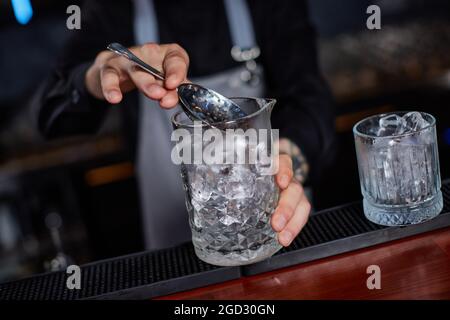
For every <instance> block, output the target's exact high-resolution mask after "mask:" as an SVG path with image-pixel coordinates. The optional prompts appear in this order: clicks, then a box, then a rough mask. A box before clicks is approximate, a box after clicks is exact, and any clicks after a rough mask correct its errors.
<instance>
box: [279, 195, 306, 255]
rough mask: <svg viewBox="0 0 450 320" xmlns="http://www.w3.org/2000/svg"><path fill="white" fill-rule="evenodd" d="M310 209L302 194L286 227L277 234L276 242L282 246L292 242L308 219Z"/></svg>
mask: <svg viewBox="0 0 450 320" xmlns="http://www.w3.org/2000/svg"><path fill="white" fill-rule="evenodd" d="M310 211H311V205H310V203H309V201H308V199H307V198H306V197H305V196H303V197H302V199H301V201H300V202H299V204H298V206H297V208H296V209H295V213H294V215H293V217H292V218H291V220H289V222H288V224H287V225H286V228H284V229H283V231H281V232H280V233H279V234H278V242H280V244H281V245H282V246H285V247H287V246H289V245H290V244H291V243H292V241H293V240H294V239H295V237H296V236H297V235H298V234H299V233H300V231H301V230H302V229H303V227H304V226H305V224H306V222H307V221H308V217H309V213H310Z"/></svg>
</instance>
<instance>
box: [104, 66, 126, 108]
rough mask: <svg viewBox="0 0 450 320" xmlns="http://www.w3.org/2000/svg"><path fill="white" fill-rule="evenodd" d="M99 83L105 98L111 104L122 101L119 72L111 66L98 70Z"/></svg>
mask: <svg viewBox="0 0 450 320" xmlns="http://www.w3.org/2000/svg"><path fill="white" fill-rule="evenodd" d="M100 85H101V88H102V93H103V96H104V97H105V99H106V100H107V101H108V102H109V103H112V104H117V103H119V102H120V101H122V92H121V91H120V73H119V71H118V70H116V69H114V68H112V67H105V68H103V69H101V70H100Z"/></svg>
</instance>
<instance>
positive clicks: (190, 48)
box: [38, 0, 333, 249]
mask: <svg viewBox="0 0 450 320" xmlns="http://www.w3.org/2000/svg"><path fill="white" fill-rule="evenodd" d="M81 14H82V23H81V30H79V31H77V32H76V33H75V34H74V36H73V38H72V39H71V41H69V42H68V44H67V46H66V47H65V50H64V52H63V54H62V57H61V59H60V63H59V65H58V66H57V68H56V70H55V71H54V72H53V74H52V75H51V77H50V78H49V79H48V80H47V81H46V83H45V85H44V89H43V91H42V92H43V93H42V95H41V96H40V110H39V115H38V124H39V128H40V130H41V131H42V132H43V133H44V135H45V136H47V137H49V138H53V137H60V136H64V135H73V134H86V133H94V132H95V131H96V130H97V129H98V128H99V126H100V124H101V123H102V120H103V118H104V117H105V115H106V113H107V112H108V110H109V109H110V108H112V105H120V108H121V109H122V111H123V119H124V122H125V125H126V126H127V127H128V130H127V132H129V133H130V136H131V140H132V141H134V142H135V150H136V152H135V154H136V157H135V162H136V170H137V176H138V183H139V190H140V199H141V208H142V215H143V217H142V218H143V219H142V221H143V230H144V235H145V245H146V248H147V249H161V248H166V247H170V246H173V245H176V244H179V243H181V242H184V241H188V240H189V239H190V229H189V225H188V219H187V212H186V208H185V204H184V192H183V188H182V183H181V178H180V175H179V168H177V167H176V166H175V165H174V164H173V163H172V161H171V158H170V151H171V148H172V145H171V141H170V133H171V130H172V129H171V123H170V117H171V115H172V113H173V111H174V107H176V106H177V104H178V97H177V93H176V88H177V86H178V85H179V84H181V83H183V82H185V81H186V79H187V78H189V79H190V80H191V81H192V82H195V83H199V84H201V85H203V86H205V87H208V88H211V89H213V90H216V91H218V92H219V93H221V94H223V95H225V96H247V97H273V98H276V99H277V100H278V103H277V105H276V106H275V109H274V111H273V113H272V125H273V127H274V128H279V129H280V137H281V139H280V153H281V155H280V158H279V164H280V166H279V172H278V173H277V175H276V181H277V184H278V185H279V187H280V189H281V196H280V200H279V203H278V206H277V208H276V210H275V212H274V214H273V216H272V220H271V223H272V227H273V229H274V230H275V231H276V232H277V233H278V240H279V242H280V243H281V244H282V245H283V246H288V245H289V244H290V243H291V242H292V240H293V239H294V238H295V236H296V235H297V234H298V233H299V232H300V230H301V229H302V227H303V226H304V225H305V223H306V221H307V219H308V216H309V213H310V208H311V206H310V203H309V201H308V198H307V197H306V196H305V192H304V189H303V187H302V184H303V183H304V182H305V181H308V180H317V179H318V177H319V174H320V171H321V168H322V167H323V166H324V165H325V163H326V160H327V155H329V152H330V148H331V146H332V140H333V110H332V99H331V96H330V93H329V91H328V89H327V86H326V85H325V83H324V81H323V80H322V78H321V76H320V73H319V68H318V64H317V59H316V47H315V35H314V31H313V28H312V27H311V25H310V22H309V20H308V14H307V6H306V4H305V1H298V0H292V1H290V0H283V1H277V0H266V1H256V0H255V1H252V0H248V1H246V0H209V1H202V0H134V1H100V0H98V1H86V2H85V5H84V6H83V7H82V12H81ZM111 42H120V43H122V44H124V45H126V46H128V47H130V48H131V50H132V51H133V52H134V53H135V54H136V55H137V56H138V57H140V58H141V59H142V60H144V61H145V62H147V63H148V64H150V65H152V66H154V67H156V68H157V69H160V70H162V71H163V72H164V73H165V74H166V80H165V81H164V82H162V81H160V80H157V79H155V78H154V77H153V76H151V75H150V74H148V73H146V72H144V71H142V70H140V69H139V68H136V66H134V65H133V64H132V63H130V62H129V61H128V60H126V59H125V58H123V57H118V56H116V55H115V54H114V53H111V52H108V51H105V48H106V46H107V45H108V44H109V43H111ZM188 53H189V55H188Z"/></svg>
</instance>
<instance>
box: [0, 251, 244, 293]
mask: <svg viewBox="0 0 450 320" xmlns="http://www.w3.org/2000/svg"><path fill="white" fill-rule="evenodd" d="M68 276H69V275H68V274H66V273H65V272H53V273H46V274H42V275H37V276H34V277H31V278H27V279H24V280H19V281H14V282H10V283H5V284H0V300H77V299H135V300H137V299H150V298H154V297H157V296H162V295H167V294H171V293H175V292H180V291H185V290H189V289H194V288H198V287H204V286H208V285H211V284H215V283H219V282H223V281H228V280H233V279H238V278H239V277H240V276H241V275H240V269H239V267H227V268H220V267H216V266H213V265H210V264H208V263H206V262H203V261H201V260H200V259H198V258H197V256H196V255H195V252H194V248H193V246H192V244H191V243H188V244H185V245H182V246H179V247H176V248H171V249H167V250H160V251H154V252H144V253H137V254H132V255H127V256H123V257H118V258H113V259H108V260H102V261H97V262H94V263H90V264H86V265H84V266H82V267H81V289H80V290H69V289H67V286H66V281H67V278H68Z"/></svg>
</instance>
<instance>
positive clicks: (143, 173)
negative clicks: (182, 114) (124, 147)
mask: <svg viewBox="0 0 450 320" xmlns="http://www.w3.org/2000/svg"><path fill="white" fill-rule="evenodd" d="M224 3H225V8H226V13H227V18H228V23H229V27H230V33H231V38H232V41H233V44H234V46H233V48H232V50H231V52H232V53H231V54H232V56H233V58H234V59H235V60H237V61H242V66H239V67H237V68H234V69H232V70H227V71H225V72H221V73H218V74H214V75H210V76H207V77H202V78H196V79H190V80H191V81H193V82H195V83H199V84H201V85H203V86H205V87H208V88H211V89H213V90H216V91H218V92H220V93H221V94H223V95H225V96H237V97H239V96H241V97H263V96H264V91H265V90H264V83H265V81H264V74H263V70H262V68H261V67H260V66H259V65H257V64H256V63H255V61H254V59H255V58H256V57H257V56H258V55H259V48H258V47H257V45H256V41H255V36H254V31H253V26H252V21H251V16H250V12H249V9H248V7H247V3H246V1H245V0H224ZM134 4H135V21H134V29H135V30H134V32H135V38H136V41H137V43H138V44H144V43H147V42H156V43H158V42H159V35H158V23H157V17H156V14H155V10H154V6H153V1H152V0H134ZM230 49H231V48H230ZM139 100H140V120H139V121H140V123H139V144H138V155H137V176H138V183H139V192H140V199H141V211H142V221H143V231H144V238H145V246H146V249H147V250H155V249H161V248H166V247H170V246H174V245H177V244H179V243H182V242H186V241H189V240H190V239H191V232H190V228H189V220H188V214H187V211H186V206H185V198H184V190H183V187H182V181H181V176H180V168H179V166H177V165H174V164H173V163H172V160H171V157H170V155H171V150H172V147H173V144H172V142H171V141H170V135H171V132H172V125H171V122H170V119H171V117H172V115H173V114H174V113H175V112H177V111H178V110H179V108H180V107H179V106H178V107H176V108H174V109H171V110H164V109H162V108H160V107H159V105H158V103H157V102H155V101H152V100H149V99H147V98H145V97H144V95H142V94H140V97H139Z"/></svg>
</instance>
